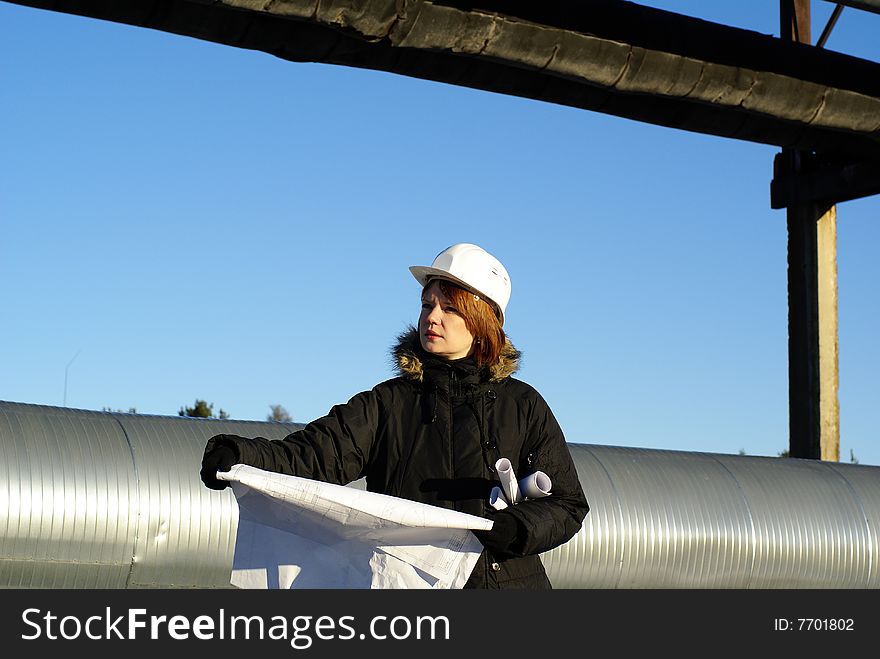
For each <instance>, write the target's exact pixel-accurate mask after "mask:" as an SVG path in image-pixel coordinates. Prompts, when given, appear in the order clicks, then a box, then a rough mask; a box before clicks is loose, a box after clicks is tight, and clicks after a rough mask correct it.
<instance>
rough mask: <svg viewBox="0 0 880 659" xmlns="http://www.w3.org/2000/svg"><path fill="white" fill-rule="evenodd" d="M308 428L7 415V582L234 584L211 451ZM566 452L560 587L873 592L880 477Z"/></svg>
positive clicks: (17, 406)
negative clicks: (203, 464) (575, 522)
mask: <svg viewBox="0 0 880 659" xmlns="http://www.w3.org/2000/svg"><path fill="white" fill-rule="evenodd" d="M298 427H300V425H299V424H277V423H262V422H247V421H219V420H207V419H189V418H182V417H161V416H144V415H133V414H119V413H105V412H91V411H84V410H71V409H66V408H54V407H44V406H38V405H28V404H23V403H8V402H0V451H2V455H3V456H4V459H3V460H2V461H0V587H6V588H153V587H162V588H174V587H179V588H222V587H227V586H228V579H229V573H230V569H231V565H232V555H233V551H234V544H235V532H236V528H237V523H238V509H237V506H236V504H235V499H234V497H233V495H232V494H231V492H230V491H229V490H225V491H223V492H214V491H211V490H208V489H206V488H205V487H203V486H202V484H201V481H200V480H199V477H198V470H199V463H200V460H201V455H202V449H203V447H204V444H205V441H206V440H207V438H208V437H210V436H211V435H213V434H216V433H219V432H227V433H234V434H240V435H244V436H256V435H261V436H263V437H269V438H279V437H282V436H284V435H286V434H287V433H288V432H290V431H291V430H294V429H296V428H298ZM569 446H570V448H571V451H572V455H573V456H574V459H575V464H576V466H577V469H578V474H579V476H580V479H581V483H582V484H583V487H584V490H585V492H586V494H587V498H588V499H589V501H590V505H591V508H592V510H591V511H590V513H589V515H587V518H586V520H585V522H584V526H583V528H582V529H581V531H580V532H579V533H578V535H576V536H575V537H574V538H572V540H571V541H570V542H568V543H566V544H565V545H563V546H562V547H559V548H557V549H554V550H553V551H551V552H548V553H547V554H545V555H544V562H545V565H546V566H547V570H548V573H549V575H550V579H551V581H552V582H553V585H554V586H555V587H556V588H877V587H878V585H880V577H878V574H877V572H878V570H877V566H878V565H880V541H878V539H880V467H872V466H862V465H849V464H838V463H828V462H816V461H810V460H793V459H782V458H761V457H749V456H735V455H721V454H710V453H687V452H678V451H660V450H653V449H636V448H623V447H613V446H600V445H591V444H570V445H569Z"/></svg>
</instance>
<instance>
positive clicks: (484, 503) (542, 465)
mask: <svg viewBox="0 0 880 659" xmlns="http://www.w3.org/2000/svg"><path fill="white" fill-rule="evenodd" d="M393 355H394V358H395V360H396V364H397V370H398V372H399V376H398V377H395V378H393V379H390V380H387V381H385V382H382V383H380V384H378V385H376V386H375V387H373V389H371V390H370V391H365V392H362V393H359V394H357V395H355V396H354V397H353V398H352V399H351V400H349V401H348V403H346V404H344V405H336V406H334V407H333V408H332V409H331V410H330V412H329V414H327V415H326V416H324V417H321V418H320V419H317V420H315V421H313V422H311V423H309V424H308V425H307V426H306V427H304V428H302V429H301V430H298V431H296V432H294V433H292V434H290V435H288V436H287V437H285V438H284V439H282V440H267V439H264V438H260V437H257V438H254V439H245V438H242V437H237V436H233V435H218V436H216V437H213V438H212V439H211V440H210V441H209V443H208V445H207V446H206V452H207V451H209V450H210V449H211V448H212V446H214V445H216V444H217V443H220V444H224V445H228V446H230V447H231V448H232V449H233V450H234V451H236V452H237V454H238V458H239V462H242V463H244V464H249V465H253V466H255V467H258V468H260V469H265V470H268V471H276V472H281V473H285V474H292V475H295V476H302V477H306V478H313V479H317V480H321V481H327V482H330V483H336V484H347V483H350V482H352V481H354V480H357V479H359V478H361V477H366V483H367V489H368V490H369V491H371V492H380V493H382V494H389V495H392V496H397V497H403V498H406V499H411V500H414V501H420V502H423V503H427V504H432V505H435V506H442V507H445V508H452V509H455V510H459V511H462V512H466V513H470V514H473V515H477V516H481V517H485V516H487V514H490V513H491V512H492V509H491V508H490V507H489V505H488V501H489V492H490V490H491V489H492V487H493V486H495V485H498V484H499V480H498V478H497V475H496V474H495V470H494V464H495V462H496V460H497V459H498V458H500V457H506V458H508V459H510V461H511V462H512V463H513V467H514V471H515V473H516V476H517V478H522V477H524V476H527V475H528V474H530V473H532V472H534V471H538V470H540V471H543V472H544V473H546V474H547V475H548V476H549V477H550V479H551V481H552V494H551V495H550V496H548V497H544V498H541V499H535V500H531V499H528V500H525V501H523V502H521V503H519V504H516V505H515V506H511V507H509V508H508V509H507V510H508V511H509V512H511V513H512V514H513V515H514V516H515V517H516V520H517V521H518V523H519V524H518V535H517V538H516V539H515V541H514V542H512V543H511V545H510V546H509V547H507V548H506V549H505V550H504V551H500V550H499V551H498V552H497V554H496V555H490V554H489V552H488V550H486V551H484V552H483V554H482V555H481V556H480V560H479V561H478V562H477V565H476V567H475V568H474V570H473V572H472V573H471V577H470V579H469V580H468V583H467V585H466V586H465V587H466V588H470V587H473V588H531V589H536V588H549V587H550V582H549V580H548V579H547V576H546V573H545V571H544V566H543V564H542V563H541V560H540V557H539V556H538V554H540V553H541V552H546V551H549V550H550V549H553V548H554V547H557V546H559V545H561V544H563V543H564V542H566V541H567V540H569V539H570V538H571V537H572V536H574V535H575V533H577V532H578V530H579V529H580V528H581V523H582V521H583V519H584V517H585V516H586V514H587V512H588V510H589V506H588V505H587V501H586V498H585V497H584V493H583V490H582V489H581V485H580V482H579V481H578V476H577V472H576V471H575V467H574V463H573V462H572V459H571V455H570V454H569V451H568V446H567V445H566V442H565V438H564V436H563V434H562V430H561V429H560V427H559V425H558V423H557V422H556V419H555V418H554V416H553V413H552V412H551V411H550V408H549V407H548V405H547V403H546V402H545V401H544V399H543V398H542V397H541V395H540V394H539V393H538V392H537V391H536V390H535V389H533V388H532V387H531V386H529V385H528V384H526V383H524V382H522V381H520V380H517V379H515V378H513V377H511V375H512V374H513V373H514V372H515V371H516V370H517V368H518V364H519V357H520V353H519V351H517V350H516V349H515V348H514V347H513V345H512V344H511V343H510V342H509V341H508V342H507V344H506V346H505V348H504V351H503V354H502V358H501V361H500V363H498V364H496V365H495V366H493V367H492V368H478V367H476V365H475V364H474V362H473V361H472V360H471V359H469V358H465V359H461V360H455V361H447V360H443V359H439V358H436V357H434V356H433V355H431V354H430V353H427V352H425V351H424V350H422V348H421V346H420V342H419V336H418V333H417V331H416V330H415V329H414V328H410V329H409V330H408V331H407V332H406V333H404V334H402V335H401V336H400V337H399V338H398V343H397V345H396V346H395V348H394V350H393Z"/></svg>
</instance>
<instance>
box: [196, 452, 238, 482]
mask: <svg viewBox="0 0 880 659" xmlns="http://www.w3.org/2000/svg"><path fill="white" fill-rule="evenodd" d="M210 443H211V442H209V444H210ZM238 462H239V459H238V454H237V453H236V452H235V451H234V450H233V449H232V447H231V446H227V445H226V444H217V443H214V444H213V445H212V446H211V448H207V447H206V448H205V455H204V456H202V470H201V471H200V472H199V475H200V476H201V477H202V482H203V483H204V484H205V486H206V487H209V488H211V489H212V490H224V489H226V488H227V487H229V481H221V480H218V479H217V472H218V471H229V470H230V469H231V468H232V465H234V464H238Z"/></svg>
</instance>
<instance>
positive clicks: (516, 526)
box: [473, 510, 525, 557]
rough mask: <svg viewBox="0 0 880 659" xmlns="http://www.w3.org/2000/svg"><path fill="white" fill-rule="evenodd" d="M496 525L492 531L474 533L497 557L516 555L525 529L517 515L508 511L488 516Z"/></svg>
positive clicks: (492, 513)
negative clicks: (517, 545) (517, 546)
mask: <svg viewBox="0 0 880 659" xmlns="http://www.w3.org/2000/svg"><path fill="white" fill-rule="evenodd" d="M487 517H488V519H491V520H492V521H493V522H494V524H493V525H492V529H491V530H490V531H479V530H478V531H473V534H474V535H475V536H477V539H478V540H479V541H480V542H482V543H483V546H484V547H485V548H486V549H488V550H489V551H490V552H492V554H494V555H495V556H497V557H504V556H512V555H515V553H516V552H515V545H516V544H517V541H518V540H521V539H522V535H523V532H524V531H525V528H524V527H523V525H522V523H521V522H520V521H519V519H517V517H516V515H514V514H513V513H511V512H508V511H506V510H501V511H498V512H491V513H489V515H488V516H487Z"/></svg>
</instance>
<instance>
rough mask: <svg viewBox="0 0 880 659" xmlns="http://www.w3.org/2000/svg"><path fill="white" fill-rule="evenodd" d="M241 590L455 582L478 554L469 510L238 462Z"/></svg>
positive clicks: (233, 473)
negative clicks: (280, 472) (335, 483)
mask: <svg viewBox="0 0 880 659" xmlns="http://www.w3.org/2000/svg"><path fill="white" fill-rule="evenodd" d="M217 478H219V479H222V480H228V481H231V482H232V489H233V493H234V494H235V497H236V501H237V502H238V508H239V520H238V530H237V535H236V545H235V555H234V558H233V569H232V578H231V583H232V585H234V586H238V587H239V588H461V587H462V586H463V585H464V583H465V582H466V581H467V579H468V576H469V575H470V572H471V570H472V569H473V567H474V565H475V564H476V562H477V559H478V558H479V555H480V552H481V551H482V548H483V547H482V544H480V542H479V540H477V538H476V537H475V536H474V535H473V534H472V533H471V532H470V529H484V530H488V529H491V528H492V521H491V520H488V519H484V518H482V517H476V516H474V515H468V514H466V513H461V512H457V511H454V510H448V509H446V508H440V507H438V506H430V505H427V504H423V503H417V502H414V501H408V500H406V499H400V498H397V497H392V496H388V495H384V494H376V493H372V492H365V491H363V490H358V489H355V488H351V487H345V486H341V485H333V484H330V483H322V482H320V481H315V480H310V479H307V478H298V477H296V476H287V475H284V474H278V473H274V472H268V471H263V470H261V469H256V468H255V467H250V466H247V465H235V466H233V467H232V469H230V471H228V472H224V473H218V474H217Z"/></svg>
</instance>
